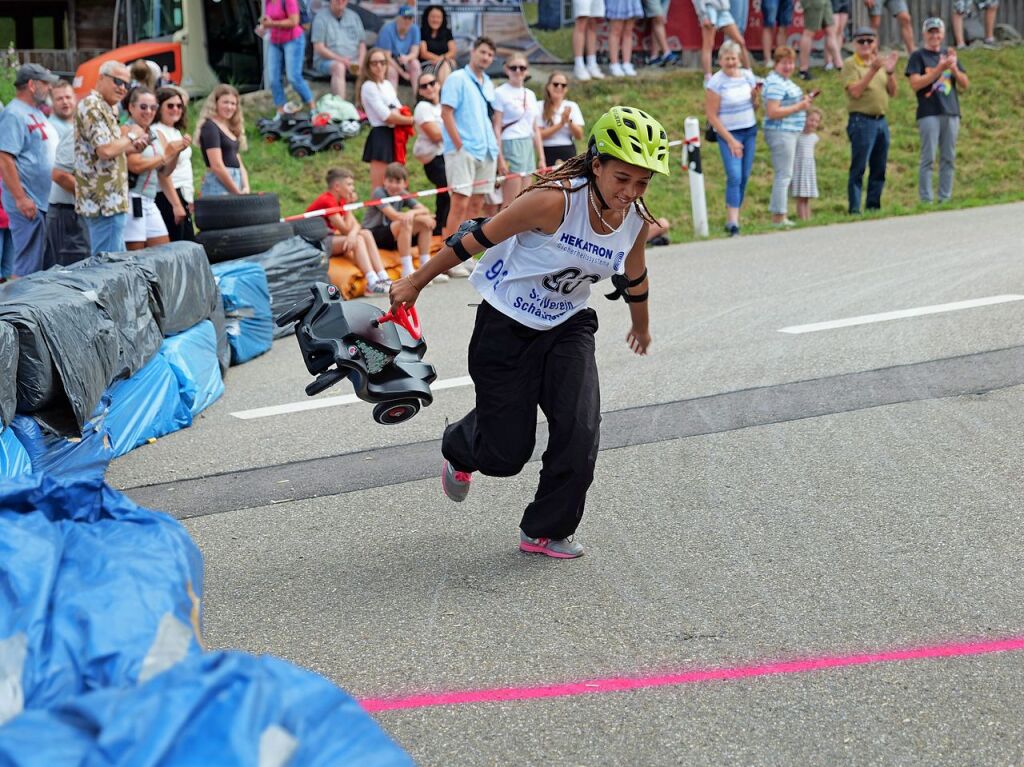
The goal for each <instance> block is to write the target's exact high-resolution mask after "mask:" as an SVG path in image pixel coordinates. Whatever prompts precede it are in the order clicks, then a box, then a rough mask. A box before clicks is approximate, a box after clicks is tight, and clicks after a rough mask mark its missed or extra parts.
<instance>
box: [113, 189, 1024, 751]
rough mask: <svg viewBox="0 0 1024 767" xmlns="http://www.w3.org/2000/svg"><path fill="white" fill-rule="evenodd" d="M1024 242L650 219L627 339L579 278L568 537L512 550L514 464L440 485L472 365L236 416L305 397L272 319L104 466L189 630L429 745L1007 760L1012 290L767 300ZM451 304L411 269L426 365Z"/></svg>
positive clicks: (999, 236)
mask: <svg viewBox="0 0 1024 767" xmlns="http://www.w3.org/2000/svg"><path fill="white" fill-rule="evenodd" d="M1022 241H1024V205H1011V206H1000V207H993V208H983V209H973V210H967V211H958V212H944V213H935V214H930V215H924V216H917V217H912V218H899V219H889V220H884V221H872V222H857V223H851V224H846V225H841V226H832V227H827V228H817V229H807V230H796V231H792V232H785V233H778V234H771V235H762V236H757V237H742V238H738V239H734V240H727V241H716V242H713V243H705V244H696V245H687V246H677V247H673V246H670V247H668V248H659V249H657V250H652V251H649V266H650V271H651V275H652V280H653V287H652V299H651V310H652V331H653V335H654V344H653V346H652V350H651V354H650V355H649V356H647V357H644V358H637V357H635V356H633V355H632V354H631V353H630V352H629V350H628V348H627V347H626V344H625V343H624V336H625V333H626V330H627V329H628V315H627V312H626V309H625V307H624V306H623V305H622V304H621V303H614V304H613V303H611V302H608V301H605V300H604V299H603V298H597V299H596V300H595V301H594V306H595V308H597V309H598V311H599V314H600V320H601V324H602V328H601V331H600V333H599V337H598V338H599V340H598V362H599V366H600V369H601V376H602V409H603V411H604V422H603V427H602V453H601V456H600V459H599V461H598V469H597V478H596V480H595V483H594V486H593V488H592V491H591V493H590V495H589V498H588V504H587V513H586V515H585V517H584V520H583V524H582V526H581V528H580V530H579V533H578V540H580V541H581V542H582V543H583V544H584V546H586V548H587V554H586V556H584V557H583V558H582V559H579V560H575V561H570V562H564V561H554V560H549V559H546V558H542V557H538V556H535V555H533V556H531V555H524V554H520V553H519V552H518V551H517V550H516V548H515V541H516V535H517V530H516V526H517V523H518V520H519V515H520V514H521V511H522V508H523V507H524V505H525V503H526V502H528V500H529V499H530V498H531V496H532V491H533V488H534V485H535V483H536V478H537V471H538V470H539V463H538V462H534V463H531V464H529V465H528V466H527V468H526V470H524V472H523V473H522V474H521V475H520V476H518V477H515V478H511V479H504V480H498V479H491V478H487V477H478V478H477V479H476V481H475V482H474V485H473V491H472V493H471V494H470V497H469V499H468V500H467V501H466V503H464V504H462V505H455V504H452V503H450V502H449V501H448V500H447V499H445V498H444V497H443V495H442V494H441V492H440V486H439V482H438V479H437V471H438V469H439V464H440V457H439V453H438V438H439V437H440V433H441V429H442V428H443V424H444V419H445V418H446V417H448V418H452V419H454V418H458V417H461V415H462V414H463V413H464V412H465V411H466V410H468V409H469V408H470V407H471V406H472V401H473V390H472V388H471V387H468V386H455V387H453V388H449V389H443V390H438V391H437V392H436V398H435V402H434V404H433V405H432V406H431V407H429V408H427V409H425V410H424V411H422V412H421V413H420V414H419V415H417V416H416V417H415V418H414V419H412V420H411V421H410V422H408V423H406V424H401V425H398V426H391V427H381V426H378V425H376V424H375V423H373V421H372V420H371V418H370V406H368V405H366V404H364V403H355V404H345V405H339V406H334V407H325V408H322V409H318V410H311V411H305V412H294V413H283V414H279V415H271V416H266V417H261V418H252V419H248V420H242V419H240V418H238V417H237V416H236V415H233V414H235V413H240V412H242V411H246V410H252V409H255V408H265V407H270V406H276V405H286V404H289V403H297V402H304V401H305V400H306V397H305V395H304V393H303V391H302V388H303V386H304V385H305V384H306V383H307V382H308V381H309V380H310V379H309V377H308V375H307V374H306V372H305V369H304V367H303V366H302V364H301V361H300V359H299V355H298V348H297V346H296V344H295V342H294V340H293V339H290V338H285V339H282V340H279V341H278V342H276V343H275V345H274V348H273V350H272V351H271V352H269V353H268V354H266V355H264V356H263V357H261V358H259V359H257V360H254V361H253V362H251V363H249V364H247V365H244V366H242V367H238V368H233V369H232V370H231V371H230V372H229V374H228V377H227V382H226V384H227V391H226V393H225V396H224V397H223V398H222V399H221V400H220V401H219V402H218V403H216V404H215V405H214V406H212V407H211V408H210V409H209V410H208V411H206V413H205V414H204V415H203V417H201V418H200V419H198V421H197V423H196V424H195V425H194V426H193V427H192V428H190V429H187V430H185V431H182V432H179V433H177V434H174V435H171V436H169V437H166V438H164V439H161V440H159V441H158V442H157V443H156V444H154V445H150V446H146V447H143V448H140V449H139V450H136V451H135V452H133V453H131V454H129V455H128V456H125V457H124V458H121V459H119V460H118V461H116V462H115V463H114V464H113V465H112V466H111V468H110V471H109V472H108V480H109V481H110V482H111V483H112V484H114V485H116V486H119V487H123V488H127V489H128V492H129V494H130V495H131V496H132V497H134V498H136V499H138V500H139V501H141V502H144V503H145V504H147V505H149V506H151V507H153V508H162V509H164V510H167V511H168V512H170V513H172V514H174V515H176V516H178V517H179V518H182V519H183V520H184V521H185V524H186V526H187V527H188V529H189V531H190V533H191V534H192V536H193V537H194V538H195V540H196V541H197V543H198V544H199V545H200V547H201V548H202V550H203V553H204V555H205V561H206V583H205V595H204V610H205V631H206V639H207V641H208V643H209V644H210V645H211V646H212V647H217V648H220V647H236V648H241V649H244V650H248V651H251V652H256V653H262V652H269V653H273V654H276V655H279V656H282V657H284V658H287V659H289V660H292V661H295V662H297V663H300V664H302V665H305V666H308V667H310V668H312V669H314V670H316V671H318V672H320V673H322V674H325V675H326V676H328V677H330V678H331V679H333V680H334V681H335V682H337V683H338V684H339V685H340V686H342V687H343V688H344V689H346V690H347V691H349V692H350V693H351V694H353V695H354V696H356V697H357V698H359V699H361V700H364V701H365V702H366V705H367V706H368V707H370V708H373V709H374V710H375V711H376V713H375V716H376V717H377V718H378V721H379V722H380V723H381V724H382V725H383V727H384V728H385V729H386V730H387V731H388V732H390V733H391V734H392V735H393V737H395V739H396V740H397V741H398V742H399V743H400V744H401V745H402V746H403V747H405V748H406V749H407V750H408V751H409V752H410V754H412V756H413V757H414V758H415V759H416V760H417V762H419V763H421V764H424V765H507V764H573V765H575V764H580V765H583V764H586V765H640V764H643V765H662V764H663V765H674V764H682V763H690V764H750V765H794V764H800V765H805V764H806V765H813V764H823V765H824V764H837V763H842V764H858V765H859V764H864V765H868V764H870V765H876V764H882V765H908V764H920V765H958V766H959V765H1020V764H1024V735H1022V732H1024V727H1022V725H1024V710H1022V708H1021V706H1020V705H1019V702H1018V701H1019V698H1020V692H1019V691H1020V690H1021V689H1022V688H1024V641H1022V640H1024V599H1022V596H1024V575H1022V573H1024V555H1022V553H1021V551H1022V549H1021V539H1022V536H1021V532H1020V531H1021V523H1022V521H1024V512H1022V504H1021V500H1022V493H1021V475H1022V468H1024V466H1022V463H1024V461H1022V458H1021V445H1020V442H1021V437H1020V426H1019V425H1020V423H1021V422H1022V420H1024V300H1005V301H1003V302H1001V303H993V304H990V305H982V306H976V307H974V308H965V309H961V310H957V311H941V312H936V313H931V314H926V315H922V316H913V317H906V318H900V319H893V320H890V321H885V322H872V323H868V324H860V325H855V326H851V327H842V328H835V329H828V330H821V331H818V332H808V333H799V334H793V333H784V332H780V330H781V329H782V328H788V327H791V326H798V325H804V324H807V323H818V322H825V321H830V320H839V319H843V318H849V317H858V316H862V315H873V314H876V313H884V312H890V311H895V310H903V309H912V308H918V307H931V306H937V305H943V304H948V303H953V302H962V301H969V300H974V299H983V298H987V297H992V296H1007V295H1024V261H1022V259H1021V257H1020V254H1021V250H1020V243H1021V242H1022ZM476 301H477V298H476V296H475V293H474V292H473V291H472V290H471V288H470V287H469V286H468V284H466V283H465V282H464V281H459V282H455V283H450V284H448V285H443V286H437V287H432V288H430V289H429V290H428V291H426V292H425V293H424V294H423V296H422V298H421V300H420V303H419V306H420V311H421V318H422V321H423V324H424V330H425V333H426V337H427V341H428V344H429V346H430V350H429V353H428V360H429V361H430V362H432V363H433V364H434V365H435V366H436V367H437V370H438V377H439V379H441V380H449V379H458V378H459V377H462V376H466V374H467V370H466V359H465V348H466V344H467V342H468V339H469V335H470V331H471V323H472V318H473V308H472V307H471V306H470V305H471V304H474V303H475V302H476ZM378 303H379V302H378ZM350 392H351V390H350V388H348V387H347V384H344V385H342V386H340V387H336V388H335V389H334V390H330V391H328V392H325V393H324V394H322V395H319V397H318V398H320V399H322V398H329V397H336V396H338V395H343V394H348V393H350ZM539 433H540V439H539V443H540V445H541V446H543V441H544V440H543V437H544V425H543V423H541V425H540V427H539ZM538 455H539V451H538ZM535 457H537V456H535ZM1004 640H1005V641H1004ZM1001 641H1003V642H1004V643H1003V644H995V643H998V642H1001ZM996 650H998V651H996ZM904 651H905V652H904ZM894 652H902V654H898V655H893V654H892V653H894ZM808 659H810V661H809V660H808ZM772 664H776V665H772ZM780 664H781V665H780ZM705 671H710V672H713V673H710V674H702V673H700V672H705ZM690 672H697V673H690ZM578 682H584V684H583V685H580V686H573V685H574V683H578ZM625 687H628V688H631V689H622V688H625ZM467 691H469V692H470V693H471V694H470V695H468V696H464V697H468V698H469V702H458V701H459V700H460V698H458V697H451V696H450V694H459V693H466V692H467ZM424 695H426V696H434V697H432V698H431V697H412V698H410V699H408V700H404V701H403V700H402V699H403V698H405V697H406V696H424ZM539 695H543V696H549V697H536V696H539ZM396 701H397V702H396ZM390 705H393V706H396V708H394V709H392V710H386V709H387V707H388V706H390ZM378 709H380V710H378Z"/></svg>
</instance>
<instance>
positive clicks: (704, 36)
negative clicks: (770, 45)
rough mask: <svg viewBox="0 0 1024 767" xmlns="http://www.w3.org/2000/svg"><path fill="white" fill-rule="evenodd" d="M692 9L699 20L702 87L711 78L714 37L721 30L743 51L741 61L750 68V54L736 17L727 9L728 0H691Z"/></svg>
mask: <svg viewBox="0 0 1024 767" xmlns="http://www.w3.org/2000/svg"><path fill="white" fill-rule="evenodd" d="M693 9H694V10H695V11H696V12H697V20H698V21H699V22H700V66H701V69H702V70H703V71H704V87H707V84H708V80H710V79H711V55H712V53H714V50H715V37H716V35H717V34H718V33H719V32H721V33H722V35H723V36H724V37H725V38H726V39H727V40H731V41H732V42H734V43H735V44H736V45H738V46H739V47H740V50H741V51H743V62H744V63H745V64H746V67H747V69H750V66H751V64H750V54H749V53H748V52H747V49H746V43H744V41H743V35H742V34H741V33H740V30H739V27H737V26H736V19H734V18H733V16H732V12H731V11H730V10H729V2H728V0H693Z"/></svg>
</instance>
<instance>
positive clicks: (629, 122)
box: [622, 119, 637, 130]
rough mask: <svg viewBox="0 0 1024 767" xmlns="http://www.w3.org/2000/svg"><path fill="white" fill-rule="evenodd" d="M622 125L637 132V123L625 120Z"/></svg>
mask: <svg viewBox="0 0 1024 767" xmlns="http://www.w3.org/2000/svg"><path fill="white" fill-rule="evenodd" d="M622 124H623V125H625V126H626V127H627V128H632V129H633V130H637V127H636V123H635V122H633V121H632V120H627V119H623V121H622Z"/></svg>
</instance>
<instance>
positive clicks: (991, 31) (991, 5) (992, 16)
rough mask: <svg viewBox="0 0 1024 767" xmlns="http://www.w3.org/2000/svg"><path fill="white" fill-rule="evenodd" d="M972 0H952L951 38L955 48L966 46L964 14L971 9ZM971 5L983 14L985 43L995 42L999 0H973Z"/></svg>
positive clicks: (993, 43)
mask: <svg viewBox="0 0 1024 767" xmlns="http://www.w3.org/2000/svg"><path fill="white" fill-rule="evenodd" d="M971 5H972V0H953V38H954V39H955V40H956V47H957V48H966V47H967V42H966V40H965V39H964V16H966V15H967V14H968V13H970V11H971ZM973 5H974V7H975V8H977V9H978V10H979V11H980V12H982V13H983V14H984V16H985V39H984V43H985V45H989V46H991V45H995V43H996V37H995V34H996V14H997V13H998V12H999V0H973Z"/></svg>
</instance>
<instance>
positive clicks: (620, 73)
mask: <svg viewBox="0 0 1024 767" xmlns="http://www.w3.org/2000/svg"><path fill="white" fill-rule="evenodd" d="M608 74H610V75H611V76H612V77H625V76H626V71H625V70H624V69H623V68H622V64H620V63H619V62H617V61H613V62H612V63H611V64H609V65H608Z"/></svg>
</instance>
